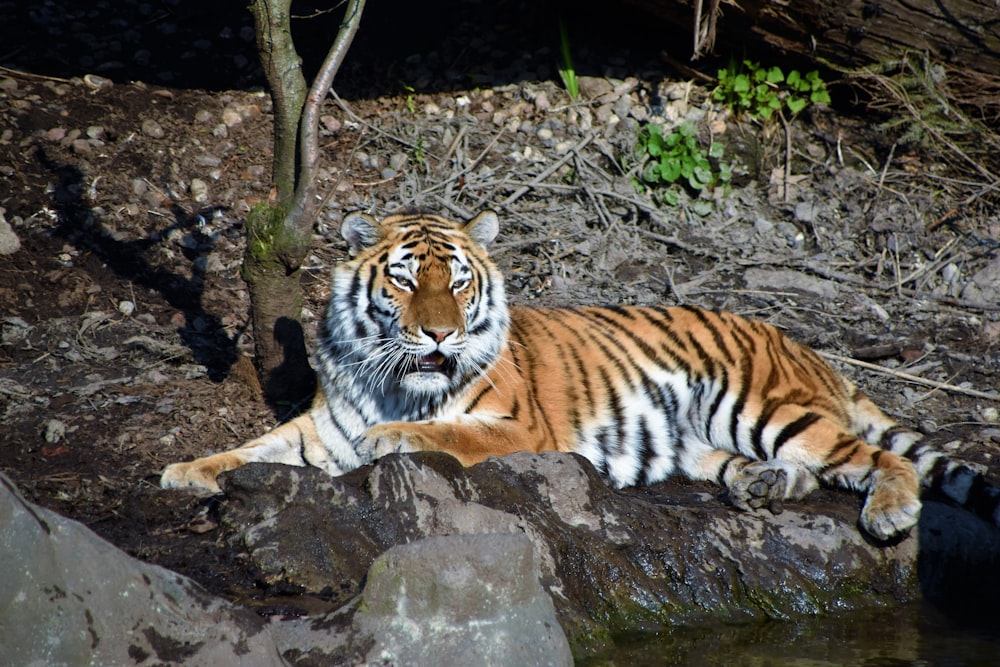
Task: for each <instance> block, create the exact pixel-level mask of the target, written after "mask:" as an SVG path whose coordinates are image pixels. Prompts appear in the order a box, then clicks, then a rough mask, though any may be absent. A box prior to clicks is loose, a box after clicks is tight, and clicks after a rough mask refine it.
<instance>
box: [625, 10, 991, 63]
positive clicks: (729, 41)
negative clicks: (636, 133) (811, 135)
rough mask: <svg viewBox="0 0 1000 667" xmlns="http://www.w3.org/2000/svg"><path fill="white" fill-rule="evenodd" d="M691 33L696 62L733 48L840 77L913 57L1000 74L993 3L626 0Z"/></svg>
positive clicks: (692, 51)
mask: <svg viewBox="0 0 1000 667" xmlns="http://www.w3.org/2000/svg"><path fill="white" fill-rule="evenodd" d="M626 1H627V2H628V3H629V4H631V5H633V6H635V7H638V8H641V9H642V10H643V11H646V12H648V13H649V14H651V15H654V16H657V17H660V18H661V19H664V20H666V21H668V22H669V23H671V24H673V25H675V26H679V27H681V28H684V29H686V30H690V31H691V34H692V42H691V50H690V52H689V53H678V52H675V53H672V54H670V55H672V56H673V57H675V58H678V59H687V58H688V57H691V58H694V59H697V58H698V57H700V56H702V55H705V54H708V53H712V52H716V53H720V54H724V53H725V51H727V50H729V48H730V45H733V46H735V47H736V48H739V46H740V45H743V44H747V45H748V46H749V45H752V44H754V43H756V46H758V47H766V48H769V49H772V50H776V51H778V52H779V53H781V54H784V55H797V56H802V57H805V58H807V59H809V60H811V61H813V62H816V63H817V64H823V65H826V66H829V67H831V68H833V69H836V70H840V71H847V70H853V69H856V68H859V67H864V66H868V65H873V64H876V63H886V62H891V61H894V60H898V59H899V58H900V57H901V56H902V55H903V54H905V53H907V52H912V51H916V52H919V53H927V54H928V55H929V56H930V59H931V60H933V61H936V62H941V63H944V64H947V65H950V66H952V67H955V68H959V69H964V70H966V71H969V72H978V73H982V74H985V75H990V76H1000V10H998V9H997V5H996V3H995V2H994V1H993V0H907V1H905V2H902V1H900V0H848V1H846V2H829V1H828V0H798V1H796V2H790V1H788V0H725V1H724V2H722V1H720V0H626Z"/></svg>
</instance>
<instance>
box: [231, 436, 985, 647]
mask: <svg viewBox="0 0 1000 667" xmlns="http://www.w3.org/2000/svg"><path fill="white" fill-rule="evenodd" d="M221 481H222V486H223V488H224V490H225V491H226V493H227V496H228V498H227V500H226V501H225V502H223V503H222V505H221V508H222V517H221V518H222V520H223V525H224V526H226V529H227V530H228V531H229V532H230V533H231V538H230V539H231V544H232V546H233V548H237V549H245V550H246V551H247V552H248V554H249V556H250V559H251V561H252V562H253V563H254V564H255V566H256V567H258V568H259V571H260V576H261V577H262V579H263V580H264V581H265V582H266V583H270V584H274V585H282V586H287V585H288V584H291V585H293V586H298V587H300V588H301V590H303V591H305V592H313V593H319V592H325V594H326V595H327V596H329V595H331V587H333V588H334V590H338V589H336V587H337V586H340V587H341V588H340V589H339V593H340V594H341V595H343V596H344V601H345V602H347V601H349V600H350V599H351V598H352V597H353V596H356V595H360V594H362V588H363V584H364V581H365V577H366V576H370V575H368V572H369V568H370V567H371V565H372V563H373V562H375V559H376V558H377V557H378V556H379V554H382V553H383V552H385V551H386V550H388V549H390V548H391V547H393V546H395V545H399V544H407V543H415V542H418V541H420V540H425V539H427V538H430V537H434V536H454V535H484V534H489V535H493V534H504V533H506V534H514V535H523V536H526V538H527V539H528V540H529V541H530V543H531V545H532V548H533V550H534V557H535V560H536V562H537V564H538V567H539V570H540V579H541V581H542V583H543V585H544V587H545V588H546V589H547V590H548V592H549V593H550V594H551V598H552V600H553V602H554V604H555V608H556V611H557V613H558V618H559V621H560V623H561V625H562V627H563V629H564V630H565V631H566V633H567V635H568V636H569V638H570V641H571V643H572V645H573V646H574V650H575V651H576V652H577V653H578V654H585V653H588V652H589V651H590V650H593V649H597V648H599V647H601V646H606V645H607V644H608V642H610V641H611V639H612V638H613V636H614V635H615V634H616V633H619V632H635V631H636V630H639V629H650V628H655V627H665V626H672V625H677V624H685V625H691V624H700V623H716V622H719V621H722V622H733V621H747V620H753V619H765V618H788V617H795V616H796V615H801V614H807V615H813V614H822V613H825V612H833V611H836V612H842V611H845V610H851V609H871V608H878V607H882V608H884V607H886V606H892V605H898V604H901V603H903V602H905V601H907V600H911V599H915V598H917V597H919V596H921V594H922V593H928V592H930V593H934V592H935V591H937V592H940V591H941V590H942V589H947V590H950V591H953V592H958V594H961V591H962V590H963V588H962V586H965V589H964V590H966V591H968V590H969V588H968V586H969V584H970V581H974V583H973V584H972V585H974V586H976V589H974V590H977V589H978V588H979V587H981V586H986V587H993V589H994V594H995V593H996V592H997V591H1000V585H998V581H997V576H996V575H995V574H994V575H991V576H986V577H985V578H984V577H983V574H984V573H991V572H997V571H998V569H1000V568H998V567H997V565H1000V548H998V547H1000V539H998V531H997V530H996V529H995V528H992V527H990V526H988V525H987V524H985V523H983V522H980V521H978V520H977V519H975V518H974V517H972V516H971V515H969V514H967V513H964V512H961V511H960V510H954V509H951V508H948V507H946V506H943V505H940V504H937V503H928V504H927V505H926V507H925V512H924V517H923V518H922V521H921V528H920V531H919V539H918V536H917V535H916V534H914V535H911V536H910V537H908V538H906V539H903V540H900V541H898V542H897V543H895V544H890V545H878V544H873V543H871V542H870V541H869V540H868V539H867V538H865V537H864V536H863V535H862V534H861V533H860V532H859V530H858V528H857V525H856V522H857V515H858V511H859V507H860V498H858V497H857V496H853V495H851V494H847V493H841V492H833V491H820V492H818V493H816V494H814V495H813V496H812V497H810V498H809V499H807V500H806V501H804V502H802V503H799V504H796V505H794V506H788V507H787V508H786V509H785V511H784V512H783V513H781V514H779V515H772V514H770V513H762V514H747V513H743V512H739V511H737V510H735V509H733V508H731V507H729V506H727V505H726V503H725V502H724V501H723V500H722V498H721V493H719V491H718V490H717V489H714V488H713V487H710V486H706V485H697V484H690V483H683V482H678V483H671V484H666V485H657V486H656V487H653V488H644V489H643V488H640V489H627V490H622V491H618V490H614V489H611V488H609V487H608V486H607V485H606V484H605V483H604V482H603V480H601V479H600V477H599V476H598V475H597V474H596V473H595V471H594V469H593V467H592V466H591V465H590V464H589V463H588V462H587V461H585V460H584V459H582V458H580V457H578V456H575V455H571V454H560V453H554V452H552V453H544V454H530V453H521V454H514V455H511V456H507V457H503V458H501V459H491V460H489V461H486V462H484V463H482V464H479V465H476V466H472V467H469V468H463V467H462V466H461V465H460V464H459V463H458V462H457V461H455V460H454V459H453V458H451V457H449V456H447V455H443V454H435V453H430V452H423V453H418V454H410V455H393V456H388V457H385V458H384V459H381V460H379V461H378V462H376V463H375V464H374V465H373V466H369V467H365V468H363V469H360V470H357V471H354V472H353V473H351V474H349V475H346V476H343V477H338V478H331V477H328V476H327V475H325V474H324V473H322V472H320V471H318V470H312V469H305V468H291V467H286V466H278V465H263V464H256V465H251V466H246V467H244V468H241V469H239V470H237V471H234V472H232V473H229V474H227V475H224V476H223V477H222V479H221ZM925 526H927V528H926V529H925ZM448 562H449V561H448V558H447V552H446V550H445V551H442V555H441V557H440V558H439V559H437V560H436V563H437V565H436V566H437V567H439V568H441V569H442V570H443V569H445V568H447V567H448ZM522 567H526V566H522V565H518V568H522ZM963 572H968V573H973V572H974V573H976V574H975V578H974V579H973V577H969V581H965V582H964V583H963V581H962V580H963V574H962V573H963ZM369 586H371V584H370V583H369ZM922 586H923V588H924V590H923V591H922V590H921V587H922ZM929 589H934V590H929ZM365 595H367V591H366V592H365ZM990 599H992V598H990Z"/></svg>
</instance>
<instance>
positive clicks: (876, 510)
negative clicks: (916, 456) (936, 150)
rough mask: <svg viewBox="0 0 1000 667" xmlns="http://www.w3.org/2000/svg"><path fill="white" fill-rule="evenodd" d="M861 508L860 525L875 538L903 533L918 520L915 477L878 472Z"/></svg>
mask: <svg viewBox="0 0 1000 667" xmlns="http://www.w3.org/2000/svg"><path fill="white" fill-rule="evenodd" d="M876 480H877V481H876V483H875V485H874V486H873V487H872V490H871V492H870V493H869V494H868V498H866V499H865V505H864V507H862V508H861V518H860V519H859V521H860V523H861V527H862V528H863V529H864V530H865V532H867V533H868V534H869V535H871V536H872V537H874V538H875V539H877V540H881V541H883V542H884V541H886V540H891V539H893V538H895V537H899V536H902V535H905V534H906V533H908V532H909V531H910V529H911V528H913V527H914V526H915V525H917V521H918V520H919V519H920V507H921V505H920V498H919V496H918V495H917V494H918V482H917V479H916V476H915V475H913V476H912V477H911V476H909V475H902V476H899V477H893V476H889V475H886V474H885V473H881V474H880V475H879V476H878V477H877V478H876Z"/></svg>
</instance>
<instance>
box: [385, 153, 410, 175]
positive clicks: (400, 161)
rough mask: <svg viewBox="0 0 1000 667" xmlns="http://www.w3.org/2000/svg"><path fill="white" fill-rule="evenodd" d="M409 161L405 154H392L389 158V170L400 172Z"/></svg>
mask: <svg viewBox="0 0 1000 667" xmlns="http://www.w3.org/2000/svg"><path fill="white" fill-rule="evenodd" d="M409 161H410V158H409V157H408V156H407V155H406V153H393V155H392V157H390V158H389V168H390V169H393V170H394V171H402V170H403V168H404V167H406V165H407V163H409Z"/></svg>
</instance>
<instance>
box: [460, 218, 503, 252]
mask: <svg viewBox="0 0 1000 667" xmlns="http://www.w3.org/2000/svg"><path fill="white" fill-rule="evenodd" d="M465 233H466V234H468V235H469V238H471V239H472V240H473V241H475V242H476V243H478V244H479V245H481V246H483V247H484V248H485V247H486V246H488V245H489V244H490V243H492V242H493V239H495V238H496V237H497V234H499V233H500V218H498V217H497V214H496V213H495V212H493V211H490V210H486V211H483V212H482V213H480V214H479V215H477V216H476V217H474V218H473V219H472V220H469V221H468V222H467V223H465Z"/></svg>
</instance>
